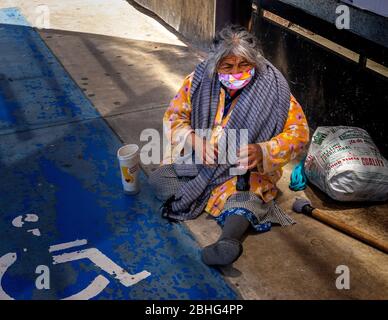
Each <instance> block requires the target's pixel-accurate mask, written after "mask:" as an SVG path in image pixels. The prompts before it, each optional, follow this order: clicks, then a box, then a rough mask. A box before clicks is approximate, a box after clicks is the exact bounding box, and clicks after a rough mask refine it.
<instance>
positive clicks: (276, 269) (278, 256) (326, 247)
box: [1, 0, 388, 299]
mask: <svg viewBox="0 0 388 320" xmlns="http://www.w3.org/2000/svg"><path fill="white" fill-rule="evenodd" d="M45 3H46V5H48V7H49V8H50V9H51V18H50V22H51V28H50V30H41V31H40V34H41V36H42V37H43V39H44V40H45V41H46V43H47V45H48V46H49V47H50V48H51V50H52V51H53V52H54V54H55V55H56V56H57V58H58V59H59V60H60V61H61V63H62V64H63V66H64V67H65V68H66V70H67V71H68V72H69V73H70V75H71V76H72V77H73V79H74V80H75V81H76V82H77V84H78V85H79V86H80V87H81V88H82V89H83V90H84V92H85V95H86V96H87V97H88V98H89V99H90V100H91V102H92V103H93V105H94V106H95V107H96V109H97V110H98V111H99V112H100V114H101V115H102V116H103V117H104V118H105V119H106V121H107V122H108V123H109V125H110V126H111V127H112V128H113V130H114V131H115V132H116V133H117V134H118V135H119V136H120V138H121V139H122V140H123V141H124V142H126V143H139V144H142V143H140V141H139V136H140V132H141V131H142V130H143V129H145V128H155V129H157V130H158V131H159V132H161V118H162V116H163V113H164V110H165V108H166V107H167V105H168V103H169V101H170V99H171V98H172V97H173V96H174V95H175V93H176V91H177V90H178V88H179V86H180V84H181V82H182V80H183V78H184V76H185V75H187V74H189V73H190V72H191V71H192V70H193V69H194V66H195V65H196V64H197V63H198V62H199V61H200V58H201V55H202V54H201V52H197V51H195V50H193V49H192V48H190V47H188V46H187V45H186V44H185V42H184V40H183V39H179V37H177V35H175V34H173V33H171V32H170V31H169V30H168V29H167V28H165V26H163V24H160V23H159V22H157V21H155V20H154V19H151V18H150V17H148V16H147V15H145V14H142V13H141V12H139V11H137V10H136V9H135V8H134V7H132V6H131V5H130V4H128V3H127V2H126V1H122V0H112V1H109V2H107V1H101V0H100V1H90V0H89V1H82V0H77V1H76V0H71V1H66V3H65V4H61V3H62V2H60V1H55V0H48V1H45ZM36 4H40V2H39V1H35V0H34V1H29V2H28V4H25V1H9V0H6V1H5V4H4V1H3V2H2V3H1V6H3V7H5V6H20V7H21V9H22V11H23V12H24V14H25V15H26V16H27V19H29V20H30V22H31V23H34V21H35V11H34V5H36ZM291 169H292V164H290V165H288V166H286V167H285V170H284V175H283V178H282V180H281V182H280V184H279V187H280V189H281V191H282V194H281V196H280V197H279V203H280V205H281V206H282V207H283V208H284V209H285V210H286V211H287V212H288V213H290V214H291V215H292V216H293V218H294V219H296V220H297V222H298V224H297V225H295V226H292V227H289V228H278V227H275V228H273V230H272V231H271V232H268V233H265V234H261V235H249V236H248V237H247V238H246V240H245V242H244V249H245V251H244V254H243V255H242V256H241V258H240V259H239V260H238V261H237V263H235V265H234V267H233V268H230V269H228V270H223V272H224V273H225V276H226V278H227V279H228V280H229V281H230V282H231V283H232V284H233V285H234V286H235V287H236V288H237V289H238V290H239V292H240V293H241V295H242V297H243V298H246V299H387V298H388V270H387V268H386V266H387V265H388V256H387V255H386V254H384V253H382V252H380V251H378V250H376V249H373V248H371V247H369V246H367V245H365V244H363V243H361V242H359V241H357V240H354V239H352V238H350V237H348V236H346V235H344V234H342V233H340V232H338V231H335V230H334V229H332V228H330V227H327V226H325V225H323V224H322V223H320V222H318V221H315V220H313V219H311V218H308V217H304V216H297V215H296V214H293V213H292V210H291V207H292V202H293V200H294V198H295V197H296V196H297V195H302V196H307V197H309V198H310V199H312V200H315V201H316V203H314V202H313V203H314V204H318V203H319V204H322V205H323V204H324V203H323V202H322V201H320V200H319V198H318V197H317V196H316V195H315V193H314V192H313V191H312V190H311V189H307V191H306V193H304V192H298V193H293V192H291V191H290V190H289V189H288V180H289V175H290V172H291ZM374 210H375V211H377V212H381V213H383V212H387V206H384V207H375V209H374ZM186 224H187V226H188V227H189V229H190V230H191V231H192V232H193V234H194V235H195V236H196V238H197V240H198V242H199V244H200V245H207V244H210V243H211V242H213V241H214V240H216V239H217V237H218V235H219V232H220V229H219V227H218V226H217V225H216V223H215V222H214V221H213V220H212V219H210V218H209V217H207V216H206V215H202V216H201V217H200V218H198V219H197V220H194V221H189V222H187V223H186ZM339 265H346V266H348V267H349V269H350V272H351V289H350V290H338V289H337V288H336V286H335V281H336V278H337V277H338V275H337V274H336V273H335V271H336V268H337V266H339Z"/></svg>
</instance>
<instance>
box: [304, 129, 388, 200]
mask: <svg viewBox="0 0 388 320" xmlns="http://www.w3.org/2000/svg"><path fill="white" fill-rule="evenodd" d="M304 170H305V173H306V176H307V178H308V180H309V181H310V182H312V183H313V184H314V185H316V186H317V187H318V188H319V189H321V190H322V191H323V192H325V193H326V194H328V195H329V196H330V197H331V198H333V199H335V200H339V201H386V200H388V161H387V160H386V159H385V158H384V157H383V156H382V155H381V154H380V152H379V150H378V149H377V147H376V145H375V144H374V143H373V141H372V139H371V137H370V136H369V134H368V132H366V131H365V130H363V129H361V128H356V127H345V126H338V127H318V128H317V130H316V131H315V132H314V135H313V137H312V141H311V144H310V147H309V151H308V155H307V158H306V161H305V164H304Z"/></svg>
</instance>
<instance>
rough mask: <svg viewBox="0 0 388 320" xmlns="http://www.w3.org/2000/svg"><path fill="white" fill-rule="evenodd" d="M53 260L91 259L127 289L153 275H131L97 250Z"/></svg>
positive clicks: (64, 255)
mask: <svg viewBox="0 0 388 320" xmlns="http://www.w3.org/2000/svg"><path fill="white" fill-rule="evenodd" d="M53 259H54V261H53V264H58V263H64V262H68V261H75V260H80V259H89V260H90V261H92V262H93V263H94V264H95V265H96V266H98V267H100V268H101V269H102V270H104V271H105V272H107V273H109V274H110V275H112V276H113V277H114V278H116V279H117V280H119V281H120V282H121V284H122V285H124V286H126V287H129V286H132V285H134V284H136V283H138V282H139V281H141V280H143V279H145V278H147V277H148V276H150V275H151V273H149V272H148V271H145V270H144V271H142V272H139V273H137V274H134V275H132V274H129V273H128V272H126V271H125V270H124V269H123V268H121V267H119V266H118V265H117V264H116V263H114V262H113V261H112V260H110V259H109V258H108V257H107V256H105V255H104V254H103V253H102V252H101V251H99V250H98V249H96V248H91V249H85V250H81V251H75V252H70V253H64V254H61V255H58V256H53Z"/></svg>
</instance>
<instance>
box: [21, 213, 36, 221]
mask: <svg viewBox="0 0 388 320" xmlns="http://www.w3.org/2000/svg"><path fill="white" fill-rule="evenodd" d="M38 220H39V217H38V216H37V215H36V214H27V216H26V218H25V219H24V221H26V222H38Z"/></svg>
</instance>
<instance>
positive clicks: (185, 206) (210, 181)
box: [170, 61, 290, 220]
mask: <svg viewBox="0 0 388 320" xmlns="http://www.w3.org/2000/svg"><path fill="white" fill-rule="evenodd" d="M220 89H221V84H220V81H219V80H218V75H217V74H214V75H213V77H212V78H210V77H209V73H208V72H207V61H203V62H202V63H200V64H199V65H197V67H196V68H195V72H194V77H193V80H192V85H191V91H190V95H191V103H192V111H191V127H192V128H193V129H208V128H212V127H213V125H214V120H215V116H216V112H217V106H218V103H219V97H220ZM289 107H290V89H289V87H288V84H287V81H286V80H285V78H284V77H283V75H282V74H281V73H280V71H279V70H277V69H276V68H275V67H274V66H273V65H272V64H271V63H269V62H268V61H265V65H264V67H263V68H262V70H260V71H259V70H256V72H255V75H254V77H253V78H252V80H251V81H250V82H249V83H248V85H247V86H246V87H244V89H243V90H242V92H241V94H240V97H239V99H238V101H237V104H236V105H235V107H234V109H233V112H232V114H231V117H230V119H229V121H228V123H227V125H226V127H225V129H248V143H259V142H263V141H268V140H270V139H271V138H272V137H274V136H276V135H278V134H279V133H281V132H282V131H283V128H284V125H285V122H286V119H287V115H288V111H289ZM226 132H227V130H226ZM226 137H227V134H224V135H223V136H222V138H223V139H226ZM226 141H227V140H226ZM239 141H240V139H239V133H238V131H237V148H239ZM230 167H231V165H230V164H219V165H217V166H216V167H209V166H205V165H195V164H193V165H187V164H186V165H185V164H175V165H174V168H175V171H176V172H177V174H178V176H191V177H193V176H194V177H193V178H192V179H191V180H190V181H188V182H186V183H184V184H182V186H181V187H180V189H179V190H178V192H177V193H176V194H175V199H176V200H175V201H174V202H173V203H172V209H173V211H174V213H171V214H170V216H171V218H174V219H178V220H188V219H194V218H196V217H197V216H198V215H200V214H201V213H202V212H203V210H204V208H205V206H206V203H207V201H208V199H209V197H210V194H211V192H212V190H213V189H214V188H215V187H217V186H219V185H220V184H222V183H224V182H225V181H227V180H229V179H230V178H232V176H231V175H230V173H229V169H230Z"/></svg>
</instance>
